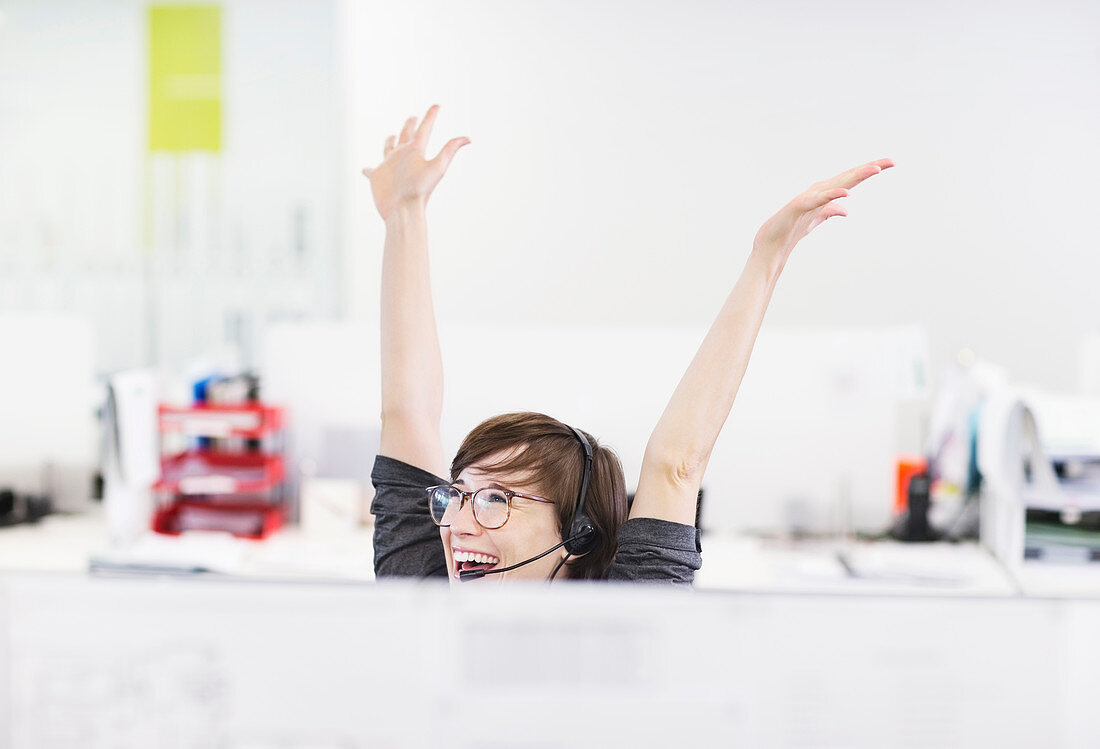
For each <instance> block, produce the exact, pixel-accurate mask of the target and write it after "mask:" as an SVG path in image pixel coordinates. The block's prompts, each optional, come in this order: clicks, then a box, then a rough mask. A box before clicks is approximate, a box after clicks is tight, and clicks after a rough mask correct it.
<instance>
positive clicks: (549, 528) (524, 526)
mask: <svg viewBox="0 0 1100 749" xmlns="http://www.w3.org/2000/svg"><path fill="white" fill-rule="evenodd" d="M492 461H493V458H492V457H491V458H490V459H489V461H487V462H490V463H491V462H492ZM510 478H514V477H509V476H507V475H502V474H499V473H497V474H492V475H490V474H487V473H485V472H483V471H482V470H481V469H480V468H479V467H478V466H477V465H473V466H470V467H469V468H467V469H466V470H464V471H463V472H462V473H460V474H459V476H458V478H457V479H456V480H455V482H454V485H455V486H457V487H458V488H459V489H461V490H462V491H466V492H472V491H476V490H477V489H481V488H482V487H487V486H489V487H495V488H498V489H510V490H512V491H514V492H521V493H523V494H533V495H536V496H541V495H539V492H538V491H537V490H536V489H535V488H533V487H531V486H527V485H524V484H522V483H519V482H517V481H510V480H509V479H510ZM439 535H440V537H441V538H442V539H443V550H444V552H445V553H446V555H447V565H448V569H449V570H450V579H451V584H452V585H458V584H467V585H468V584H470V583H471V582H477V581H478V580H480V581H484V582H503V581H504V580H505V579H508V580H546V579H548V578H549V577H550V573H552V572H553V571H554V567H556V566H557V564H558V562H560V561H561V560H562V558H563V557H564V556H565V550H564V549H559V550H557V551H554V552H552V553H550V554H547V555H546V556H545V557H543V558H542V559H539V560H538V561H535V562H531V563H530V564H525V565H524V566H522V567H520V568H519V569H515V570H512V571H511V572H501V573H500V574H497V575H486V576H485V577H482V578H475V579H474V580H473V581H467V582H466V583H460V581H459V575H458V573H459V571H460V570H461V569H462V561H461V560H464V559H467V555H469V554H480V555H482V556H483V557H490V559H489V563H490V564H492V567H490V569H498V568H501V567H509V566H511V565H513V564H516V563H518V562H522V561H523V560H525V559H530V558H531V557H535V556H538V555H539V554H541V553H543V552H544V551H546V550H547V549H549V548H552V547H553V546H555V545H557V544H560V543H561V528H560V526H559V524H558V508H557V505H554V504H550V503H547V502H538V501H535V500H530V499H523V498H522V497H513V498H512V510H511V514H509V516H508V521H507V522H506V523H505V524H504V525H502V526H501V527H500V528H494V529H491V530H490V529H487V528H482V527H481V526H480V525H479V524H478V522H477V520H475V519H474V510H473V503H472V502H465V503H464V504H463V506H462V510H461V511H460V512H459V513H458V515H457V516H456V517H455V519H454V520H453V521H452V522H451V525H450V526H449V527H446V528H444V527H441V528H440V529H439ZM456 554H457V555H458V557H459V558H460V559H459V560H456V559H455V556H456ZM559 574H561V573H559Z"/></svg>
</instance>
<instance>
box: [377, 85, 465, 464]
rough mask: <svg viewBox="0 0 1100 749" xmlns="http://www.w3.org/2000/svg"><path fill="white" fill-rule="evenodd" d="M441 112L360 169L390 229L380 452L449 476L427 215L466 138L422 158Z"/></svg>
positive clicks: (412, 124) (413, 124)
mask: <svg viewBox="0 0 1100 749" xmlns="http://www.w3.org/2000/svg"><path fill="white" fill-rule="evenodd" d="M438 112H439V107H438V106H433V107H432V108H431V109H429V110H428V113H427V114H426V115H424V120H423V121H422V122H421V123H420V126H419V127H417V118H416V117H410V118H409V119H408V121H407V122H405V127H404V128H403V129H402V130H401V135H400V137H399V138H397V139H395V138H394V136H392V135H391V136H390V137H389V138H387V139H386V145H385V151H384V157H383V160H382V163H381V164H379V165H378V166H377V167H374V168H368V169H364V170H363V174H365V175H366V176H367V177H368V178H370V184H371V193H372V195H373V196H374V205H375V207H376V208H377V209H378V213H379V215H380V216H381V217H382V219H383V221H385V222H386V243H385V249H384V252H383V256H382V435H381V446H380V448H379V452H381V454H382V455H385V456H387V457H390V458H396V459H398V460H402V461H404V462H406V463H409V464H411V465H414V466H416V467H417V468H421V469H423V470H425V471H430V472H431V473H433V474H435V475H436V476H445V475H447V474H446V470H447V465H446V461H445V459H444V457H443V445H442V440H441V438H440V435H439V419H440V415H441V412H442V409H443V361H442V357H441V356H440V353H439V336H438V334H437V332H436V326H435V313H434V311H433V308H432V295H431V282H430V278H429V275H428V229H427V221H426V217H425V212H426V208H427V204H428V198H429V197H430V196H431V194H432V190H434V189H435V186H436V185H437V184H439V180H440V179H442V177H443V174H444V173H445V172H446V171H447V166H448V165H449V164H450V163H451V159H452V158H454V155H455V154H456V153H457V152H458V150H459V149H460V148H461V147H462V146H464V145H466V144H467V143H469V142H470V141H469V139H468V138H454V139H452V140H450V141H448V142H447V145H445V146H444V147H443V149H442V150H441V151H440V152H439V155H437V156H436V157H435V158H434V159H431V160H427V159H426V158H425V155H424V151H425V148H426V147H427V145H428V138H429V137H430V136H431V132H432V125H433V124H434V123H435V118H436V115H437V114H438Z"/></svg>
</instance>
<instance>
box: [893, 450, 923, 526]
mask: <svg viewBox="0 0 1100 749" xmlns="http://www.w3.org/2000/svg"><path fill="white" fill-rule="evenodd" d="M897 469H898V470H897V483H896V484H895V486H894V514H896V515H900V514H901V513H903V512H905V511H906V510H908V509H909V480H910V479H912V478H913V477H914V476H916V475H918V474H921V473H924V472H926V471H927V470H928V460H927V459H926V458H925V457H924V456H923V455H899V456H898V461H897Z"/></svg>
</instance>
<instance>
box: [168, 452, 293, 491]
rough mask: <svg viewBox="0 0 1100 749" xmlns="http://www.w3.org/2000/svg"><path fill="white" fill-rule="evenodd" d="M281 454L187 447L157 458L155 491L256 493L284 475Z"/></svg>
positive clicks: (270, 487) (271, 485) (267, 487)
mask: <svg viewBox="0 0 1100 749" xmlns="http://www.w3.org/2000/svg"><path fill="white" fill-rule="evenodd" d="M285 473H286V472H285V469H284V467H283V456H281V455H278V454H268V453H224V452H218V451H216V450H188V451H187V452H183V453H180V454H178V455H173V456H171V457H167V458H163V459H161V463H160V476H161V477H160V480H159V481H157V483H156V484H154V485H153V488H154V489H155V490H157V491H163V492H173V493H176V494H258V493H261V492H266V491H269V490H270V489H273V488H274V487H275V486H276V485H277V484H278V483H279V482H280V481H282V480H283V476H284V475H285Z"/></svg>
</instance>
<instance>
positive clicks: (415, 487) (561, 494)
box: [363, 106, 894, 583]
mask: <svg viewBox="0 0 1100 749" xmlns="http://www.w3.org/2000/svg"><path fill="white" fill-rule="evenodd" d="M438 113H439V107H438V106H433V107H432V108H431V109H429V110H428V112H427V114H426V115H425V116H424V119H423V121H422V122H420V123H419V126H418V125H417V118H415V117H412V118H410V119H409V120H408V121H407V122H406V123H405V126H404V128H403V129H402V130H401V134H400V137H398V138H396V139H395V138H394V136H392V135H391V136H390V137H389V138H388V139H387V140H386V144H385V149H384V154H383V161H382V163H381V164H379V165H378V166H377V167H375V168H373V169H364V170H363V173H364V174H365V175H366V176H367V177H368V178H369V179H370V183H371V192H372V194H373V197H374V203H375V207H376V208H377V209H378V213H379V214H380V215H381V217H382V219H383V220H384V221H385V223H386V241H385V250H384V255H383V260H382V435H381V445H380V448H379V453H380V455H379V456H378V457H377V458H376V461H375V466H374V471H373V473H372V479H373V481H374V485H375V490H376V494H375V500H374V503H373V505H372V507H371V509H372V511H373V512H374V514H375V520H376V525H375V533H374V544H375V572H376V574H377V575H378V576H379V577H382V576H390V575H405V576H418V577H434V576H447V577H449V578H450V579H451V580H452V582H457V581H460V580H472V579H493V578H491V577H489V575H493V576H495V577H496V578H497V579H499V580H504V579H537V580H547V579H554V577H555V576H556V575H558V574H559V573H560V572H561V570H562V568H563V567H564V569H565V575H564V576H565V577H569V578H574V579H601V578H602V579H613V580H651V581H668V582H678V583H690V582H691V581H692V579H693V576H694V572H695V570H697V569H699V567H700V564H701V558H700V555H699V545H698V537H697V533H696V530H695V527H694V525H693V523H694V519H695V503H696V497H697V495H698V492H699V487H700V486H701V485H702V481H703V472H704V471H705V470H706V466H707V461H708V459H709V457H710V453H711V449H712V448H713V447H714V442H715V440H716V439H717V438H718V433H719V432H720V431H721V429H722V425H723V424H724V423H725V420H726V417H727V416H728V415H729V412H730V408H731V407H732V406H733V399H734V396H735V395H736V394H737V389H738V387H739V386H740V383H741V378H742V376H743V375H744V373H745V368H746V367H747V366H748V362H749V356H750V354H751V353H752V347H753V343H754V342H755V340H756V335H757V332H758V331H759V330H760V324H761V322H762V320H763V318H764V312H765V310H766V309H767V306H768V302H769V300H770V299H771V295H772V291H773V289H774V288H775V284H776V281H777V280H778V279H779V274H780V273H781V272H782V270H783V267H784V265H785V264H786V262H787V258H788V257H790V254H791V251H792V250H793V249H794V247H795V245H796V244H798V242H799V240H801V239H802V238H803V237H804V236H806V235H807V234H808V233H809V232H810V231H812V230H813V229H814V228H815V227H816V226H818V225H819V224H820V223H822V222H823V221H825V220H827V219H829V218H831V217H833V216H845V215H847V213H846V212H845V210H844V208H843V206H841V205H840V204H839V203H838V202H837V200H838V199H839V198H843V197H845V196H847V195H848V190H849V189H851V188H852V187H855V186H856V185H858V184H859V183H860V182H862V181H863V180H865V179H867V178H868V177H871V176H873V175H875V174H878V173H879V172H881V171H882V170H883V169H887V168H889V167H891V166H893V165H894V164H893V162H892V161H890V160H889V159H881V160H879V161H874V162H871V163H869V164H864V165H863V166H859V167H855V168H854V169H850V170H848V171H846V172H844V173H843V174H839V175H837V176H836V177H833V178H832V179H829V180H825V181H824V182H819V183H816V184H814V185H811V186H810V187H809V188H808V189H807V190H806V191H805V192H803V193H802V194H801V195H799V196H797V197H796V198H794V200H792V201H791V202H790V203H788V204H787V205H786V206H784V207H783V208H782V209H781V210H780V211H779V212H778V213H777V214H775V215H774V216H772V217H771V218H770V219H768V221H767V222H766V223H765V224H764V225H763V226H762V227H761V228H760V231H759V232H757V234H756V238H755V240H754V241H753V247H752V252H751V253H750V254H749V257H748V260H747V261H746V263H745V267H744V270H743V271H742V272H741V277H740V278H739V279H738V281H737V283H736V285H735V286H734V287H733V291H732V292H731V293H730V295H729V298H728V299H727V300H726V303H725V305H724V306H723V307H722V310H721V311H720V312H719V313H718V317H717V319H716V320H715V321H714V323H713V325H712V326H711V328H710V331H709V332H708V334H707V336H706V338H705V339H704V341H703V343H702V345H701V346H700V347H699V351H698V352H697V353H696V355H695V358H694V359H693V360H692V362H691V364H690V366H689V367H688V369H687V371H686V372H685V373H684V376H683V378H682V379H681V380H680V383H679V385H678V386H677V388H676V391H675V392H674V393H673V394H672V398H671V400H670V401H669V403H668V406H667V407H666V408H665V411H664V413H663V414H662V416H661V418H660V420H659V421H658V423H657V426H656V428H655V429H654V430H653V434H652V436H651V437H650V439H649V443H648V444H647V446H646V450H645V455H644V458H643V460H642V469H641V475H640V477H639V479H638V490H637V493H636V495H635V499H634V503H633V505H632V507H631V509H630V517H629V519H627V518H626V514H627V502H626V490H625V482H624V480H623V471H622V466H621V464H620V463H619V461H618V458H617V457H616V456H615V455H614V453H612V452H611V451H610V450H609V449H608V448H606V447H603V446H601V445H600V444H599V443H598V441H596V440H595V439H594V438H593V437H592V435H589V434H587V433H586V432H582V431H580V430H577V429H574V428H573V427H570V426H568V425H565V424H562V423H561V422H559V421H557V420H555V419H552V418H550V417H548V416H544V415H542V414H533V413H521V414H504V415H502V416H497V417H494V418H492V419H489V420H488V421H486V422H484V423H482V424H481V425H479V426H478V427H477V428H475V429H474V430H473V431H472V432H471V433H470V434H469V435H468V436H467V437H466V439H465V440H464V441H463V444H462V446H461V447H460V448H459V451H458V454H457V455H456V456H455V459H454V461H453V462H452V464H451V467H450V471H449V472H448V471H445V468H446V463H445V461H444V457H443V447H442V440H441V438H440V432H439V422H440V414H441V412H442V405H443V404H442V400H443V365H442V361H441V357H440V353H439V341H438V337H437V334H436V328H435V318H434V313H433V311H432V299H431V291H430V285H429V280H428V279H429V276H428V242H427V224H426V219H425V210H426V206H427V203H428V198H429V197H430V196H431V194H432V190H433V189H434V188H435V186H436V185H437V184H438V183H439V180H440V179H441V178H442V177H443V174H444V173H445V172H446V171H447V166H448V165H449V164H450V163H451V160H452V159H453V158H454V156H455V154H456V153H457V152H458V151H459V149H461V148H462V147H463V146H466V145H467V144H469V142H470V141H469V139H468V138H454V139H452V140H450V141H448V142H447V144H446V145H445V146H444V147H443V149H442V150H441V151H440V153H439V154H438V155H437V156H436V157H435V158H433V159H431V160H427V159H426V158H425V147H426V146H427V142H428V138H429V136H430V135H431V131H432V126H433V125H434V123H435V119H436V116H437V115H438ZM444 474H447V475H449V476H450V479H444V478H441V476H443V475H444ZM440 541H442V544H441V543H440Z"/></svg>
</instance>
